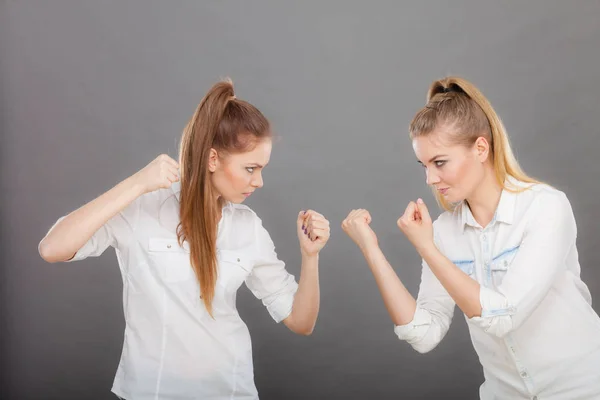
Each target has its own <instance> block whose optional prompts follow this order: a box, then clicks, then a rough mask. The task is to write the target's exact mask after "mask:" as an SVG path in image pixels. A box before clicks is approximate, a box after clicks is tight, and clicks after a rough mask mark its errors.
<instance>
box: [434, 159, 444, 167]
mask: <svg viewBox="0 0 600 400" xmlns="http://www.w3.org/2000/svg"><path fill="white" fill-rule="evenodd" d="M446 163H447V161H446V160H437V161H435V162H434V164H435V166H436V167H438V168H440V167H443V166H444V164H446Z"/></svg>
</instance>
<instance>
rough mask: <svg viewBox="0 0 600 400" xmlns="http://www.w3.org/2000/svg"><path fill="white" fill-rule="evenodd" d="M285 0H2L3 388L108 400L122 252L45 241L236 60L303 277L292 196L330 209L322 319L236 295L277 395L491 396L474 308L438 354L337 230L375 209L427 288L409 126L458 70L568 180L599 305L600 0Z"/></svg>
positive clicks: (536, 171) (282, 239) (550, 170)
mask: <svg viewBox="0 0 600 400" xmlns="http://www.w3.org/2000/svg"><path fill="white" fill-rule="evenodd" d="M283 3H284V2H276V1H273V2H264V1H260V2H259V1H252V2H242V1H240V2H208V1H207V2H199V1H188V2H183V1H177V2H166V1H142V0H137V1H128V2H123V1H116V0H112V1H101V2H100V1H93V0H87V1H75V0H73V1H52V2H44V1H25V0H23V1H17V0H0V85H1V86H0V88H1V91H0V96H1V97H0V104H1V108H0V132H1V133H2V140H1V143H2V144H1V148H2V153H1V156H2V158H1V169H0V171H1V172H0V173H1V185H2V186H1V187H2V197H1V201H2V203H1V208H0V210H1V213H2V230H1V241H0V246H1V250H2V251H1V252H0V254H1V256H2V276H1V279H0V285H1V290H2V291H1V298H0V307H1V311H2V320H1V326H2V337H1V344H2V348H1V351H2V353H1V354H2V355H1V360H2V365H1V367H2V392H1V393H0V394H1V397H2V399H19V400H22V399H26V400H27V399H79V398H85V399H112V398H113V397H112V394H111V393H110V387H111V383H112V379H113V375H114V373H115V370H116V367H117V363H118V359H119V355H120V350H121V344H122V335H123V328H124V322H123V311H122V304H121V290H122V285H121V278H120V275H119V270H118V267H117V262H116V257H115V255H114V251H113V250H109V251H107V252H105V254H103V255H102V256H101V257H99V258H96V259H88V260H86V261H82V262H78V263H74V264H69V265H67V264H54V265H51V264H46V263H44V262H43V260H42V259H41V258H40V257H39V256H38V253H37V244H38V242H39V240H40V239H41V238H42V236H43V235H44V234H45V233H46V231H47V229H48V228H49V227H50V226H51V224H52V223H53V222H54V221H55V220H56V219H57V218H58V217H59V216H61V215H63V214H66V213H68V212H69V211H71V210H73V209H75V208H76V207H78V206H80V205H82V204H84V203H85V202H87V201H89V200H91V199H92V198H94V197H95V196H97V195H99V194H101V193H102V192H104V191H105V190H107V189H109V188H110V187H111V186H113V185H114V184H116V183H117V182H118V181H120V180H121V179H124V178H125V177H127V176H129V175H130V174H132V173H134V172H135V171H136V170H138V169H140V168H142V167H143V166H144V165H146V163H148V162H149V161H150V160H151V159H153V158H154V157H155V156H156V155H157V154H159V153H162V152H167V153H169V154H170V155H171V156H174V157H175V156H176V154H177V153H176V148H177V147H176V146H177V142H178V139H179V135H180V132H181V130H182V128H183V126H184V125H185V123H186V122H187V120H188V118H189V117H190V116H191V114H192V112H193V110H194V108H195V107H196V105H197V103H198V102H199V100H200V99H201V97H202V96H203V95H204V93H205V92H206V91H207V90H208V88H209V87H210V86H211V85H212V84H213V83H214V82H215V81H216V80H217V79H219V78H220V77H224V76H231V77H232V78H233V80H234V83H235V85H236V89H237V95H238V97H240V98H243V99H247V100H249V101H251V102H252V103H254V104H255V105H257V106H258V107H259V108H260V109H261V110H262V111H263V112H264V113H265V115H266V116H267V117H268V118H269V119H270V120H271V121H272V123H273V125H274V127H275V129H276V133H277V134H278V135H280V136H281V140H279V141H278V142H277V144H276V146H275V147H274V151H273V155H272V159H271V165H270V167H268V168H267V169H266V171H265V187H264V188H263V189H262V190H261V191H259V192H257V194H256V195H254V196H253V197H252V198H251V200H250V201H249V205H250V206H251V207H252V208H254V210H255V211H257V213H258V214H259V215H260V216H261V217H262V219H263V220H264V222H265V225H266V226H267V228H268V229H269V231H270V232H271V234H272V236H273V237H274V238H275V242H276V245H277V250H278V253H279V255H280V256H281V258H283V259H284V260H285V261H287V263H288V267H289V269H290V271H291V272H292V273H294V274H296V275H297V274H298V273H299V264H298V263H299V260H300V257H299V250H298V244H297V238H296V233H295V225H294V221H295V218H296V215H297V212H298V210H300V209H302V208H314V209H316V210H318V211H320V212H322V213H323V214H325V215H326V216H327V217H328V218H329V219H330V221H331V223H332V237H331V240H330V242H329V244H328V245H327V247H326V248H325V250H324V251H323V252H322V256H321V284H322V305H321V313H320V316H319V320H318V324H317V328H316V330H315V332H314V334H313V335H312V336H310V337H300V336H295V335H294V334H293V333H291V332H290V331H288V330H287V329H286V328H285V327H284V326H283V325H277V324H275V323H273V321H272V320H271V319H270V317H269V316H268V314H267V312H266V310H264V308H263V307H262V305H261V304H260V302H259V301H257V300H256V299H254V297H252V295H251V294H250V293H249V291H248V290H247V289H246V288H245V287H244V288H243V289H241V290H240V292H241V293H240V295H239V301H238V304H239V308H240V313H241V315H242V317H243V318H244V319H245V321H246V322H247V323H248V325H249V328H250V331H251V334H252V338H253V349H254V356H255V375H256V383H257V386H258V389H259V391H260V393H261V394H262V398H263V399H265V400H269V399H338V398H339V399H342V398H344V399H364V398H369V399H392V398H393V399H398V398H406V399H441V398H444V399H445V398H460V399H473V398H476V397H477V393H478V387H479V385H480V383H481V382H482V379H483V375H482V372H481V367H480V365H479V363H478V360H477V356H476V354H475V352H474V351H473V349H472V347H471V342H470V339H469V336H468V332H467V329H466V324H465V322H464V319H463V316H462V314H461V313H460V312H459V311H457V313H456V314H455V319H454V323H453V325H452V327H451V330H450V332H449V334H448V336H447V337H446V338H445V339H444V341H443V342H442V343H441V345H440V346H439V347H438V348H437V349H435V350H434V351H433V352H431V353H429V354H427V355H420V354H418V353H416V352H415V351H414V350H412V349H411V348H410V347H409V346H408V345H407V344H406V343H403V342H400V341H399V340H398V339H397V338H396V336H395V335H394V332H393V330H392V328H393V325H392V323H391V321H390V319H389V317H388V315H387V313H386V310H385V308H384V306H383V302H382V301H381V298H380V296H379V293H378V291H377V288H376V285H375V283H374V280H373V278H372V276H371V273H370V271H369V270H368V267H367V265H366V263H365V262H364V260H363V259H362V257H361V254H360V253H359V251H358V249H357V248H356V247H355V246H354V245H353V243H352V242H351V241H350V239H349V238H347V237H346V236H345V234H344V233H343V232H342V230H341V228H340V223H341V221H342V219H343V218H344V217H345V216H346V215H347V213H348V211H349V210H350V209H352V208H359V207H364V208H367V209H369V210H370V211H371V212H372V214H373V218H374V221H373V226H374V229H375V230H376V232H377V233H378V236H379V240H380V242H381V246H382V248H383V250H384V252H385V254H386V255H387V257H388V259H389V261H390V262H391V263H392V265H394V266H395V268H396V271H397V272H398V273H399V274H400V276H401V278H402V279H403V280H404V282H405V283H406V285H407V287H408V288H409V289H410V291H411V292H412V293H413V294H416V292H417V288H418V282H419V277H420V261H419V259H418V257H417V254H416V252H415V251H414V250H413V249H412V248H411V246H410V245H409V243H408V242H407V240H405V238H404V237H403V236H402V234H401V233H400V232H399V230H398V229H397V227H396V224H395V222H396V219H397V218H398V216H399V215H400V213H401V212H402V211H403V210H404V208H405V205H406V204H407V202H408V201H410V200H411V199H415V198H416V197H418V196H423V197H424V198H425V200H426V201H427V202H428V203H429V205H430V208H432V209H436V207H435V205H434V200H433V198H432V196H431V194H430V192H429V190H428V189H427V187H426V185H425V182H424V173H423V170H422V169H421V168H420V167H419V166H418V165H417V163H416V161H415V156H414V154H413V152H412V149H411V146H410V142H409V140H408V138H407V126H408V123H409V121H410V119H411V117H412V115H413V114H414V113H415V111H416V110H417V109H418V108H420V107H421V106H422V105H423V104H424V101H425V95H426V91H427V88H428V85H429V84H430V82H431V81H432V80H433V79H436V78H440V77H442V76H444V75H446V74H459V75H462V76H464V77H466V78H468V79H470V80H472V81H473V82H475V83H476V84H477V85H478V86H479V87H480V88H481V89H482V90H483V92H484V94H485V95H486V96H488V98H489V99H490V100H491V102H492V104H493V105H494V106H495V108H496V109H497V111H498V112H499V114H500V115H501V117H502V118H503V119H504V122H505V123H506V125H507V128H508V131H509V133H510V135H511V138H512V143H513V145H514V147H515V150H516V153H517V156H518V157H519V159H520V161H521V163H522V165H523V167H524V168H525V170H526V171H528V172H529V173H530V174H531V175H533V176H535V177H538V178H540V179H543V180H547V181H549V182H550V183H552V184H553V185H555V186H556V187H558V188H559V189H562V190H564V191H566V192H567V194H568V196H569V198H570V200H571V202H572V204H573V208H574V210H575V214H576V218H577V221H578V227H579V240H578V246H579V251H580V261H581V264H582V275H583V279H584V281H585V282H586V283H587V284H588V285H589V287H590V289H591V292H592V296H593V298H594V299H595V300H596V304H595V309H596V310H599V307H598V305H597V304H598V303H597V302H598V301H600V269H599V268H598V265H599V262H600V255H599V253H598V251H597V243H598V241H597V237H598V235H599V234H600V231H599V229H598V222H597V221H598V217H599V215H598V209H597V207H596V203H597V199H598V194H599V190H598V175H599V173H600V164H599V163H598V162H597V160H598V153H599V152H600V145H599V140H598V128H597V126H598V124H599V123H600V113H599V112H598V103H600V78H599V77H598V71H599V70H600V49H599V45H598V43H600V24H599V23H598V21H599V20H600V2H598V1H578V2H565V1H546V0H539V1H528V2H517V1H507V2H492V1H487V2H481V1H454V2H448V3H451V5H450V4H446V2H426V1H421V2H412V3H410V4H402V3H400V2H395V1H380V2H358V1H354V2H350V1H337V2H333V1H330V2H307V1H304V2H297V3H295V4H292V2H286V4H283ZM367 3H368V4H367ZM437 213H439V211H436V214H437Z"/></svg>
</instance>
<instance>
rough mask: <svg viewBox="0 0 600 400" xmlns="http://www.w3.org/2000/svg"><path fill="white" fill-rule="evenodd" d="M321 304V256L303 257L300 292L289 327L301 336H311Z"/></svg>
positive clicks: (297, 295)
mask: <svg viewBox="0 0 600 400" xmlns="http://www.w3.org/2000/svg"><path fill="white" fill-rule="evenodd" d="M319 303H320V289H319V255H318V254H316V255H302V268H301V271H300V279H299V282H298V290H297V292H296V295H295V296H294V304H293V306H292V313H291V315H290V317H291V318H289V317H288V318H289V321H288V322H289V324H288V327H289V328H290V329H291V330H292V331H294V332H296V333H299V334H304V335H309V334H311V333H312V331H313V329H314V327H315V324H316V322H317V316H318V315H319Z"/></svg>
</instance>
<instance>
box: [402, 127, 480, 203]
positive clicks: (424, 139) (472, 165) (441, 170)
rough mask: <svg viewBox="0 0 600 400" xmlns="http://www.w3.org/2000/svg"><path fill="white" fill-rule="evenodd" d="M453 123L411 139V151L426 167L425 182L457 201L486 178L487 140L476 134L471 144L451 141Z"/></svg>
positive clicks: (469, 193)
mask: <svg viewBox="0 0 600 400" xmlns="http://www.w3.org/2000/svg"><path fill="white" fill-rule="evenodd" d="M452 129H454V128H453V126H452V125H450V126H449V125H441V126H439V127H438V128H436V129H435V130H434V131H433V132H431V133H430V134H428V135H425V136H419V137H416V138H415V139H414V140H413V150H414V151H415V155H416V156H417V159H418V161H419V163H420V164H421V165H422V166H423V167H424V168H425V174H426V182H427V184H428V185H430V186H433V187H434V188H435V189H436V190H437V191H438V193H439V194H440V195H441V196H443V197H444V198H445V199H446V201H448V202H450V203H456V202H459V201H462V200H465V199H468V198H470V197H471V196H472V195H473V193H474V192H475V190H476V189H477V187H478V186H479V185H480V184H481V183H482V182H483V179H484V177H485V162H486V161H487V158H488V157H487V155H488V154H489V146H488V144H487V140H486V139H485V138H483V137H479V138H478V139H477V141H476V142H475V143H474V144H473V145H472V146H465V145H463V144H451V141H450V140H449V139H450V138H451V137H454V133H455V132H453V131H451V130H452Z"/></svg>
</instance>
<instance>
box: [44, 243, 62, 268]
mask: <svg viewBox="0 0 600 400" xmlns="http://www.w3.org/2000/svg"><path fill="white" fill-rule="evenodd" d="M38 253H39V254H40V256H41V257H42V259H43V260H44V261H46V262H48V263H50V264H54V263H57V262H60V261H64V257H61V254H59V252H58V251H57V250H56V248H55V247H54V246H52V244H51V243H48V242H47V241H46V239H42V241H41V242H40V244H39V246H38Z"/></svg>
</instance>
